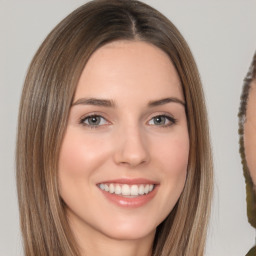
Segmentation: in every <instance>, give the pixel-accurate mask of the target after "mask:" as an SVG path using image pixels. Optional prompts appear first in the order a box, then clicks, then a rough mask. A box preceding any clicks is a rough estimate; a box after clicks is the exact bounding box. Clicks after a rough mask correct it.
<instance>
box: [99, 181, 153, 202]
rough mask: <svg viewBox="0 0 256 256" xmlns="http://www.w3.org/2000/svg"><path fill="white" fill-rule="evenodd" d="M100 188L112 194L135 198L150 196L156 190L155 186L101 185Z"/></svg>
mask: <svg viewBox="0 0 256 256" xmlns="http://www.w3.org/2000/svg"><path fill="white" fill-rule="evenodd" d="M98 187H99V188H100V189H101V190H103V191H105V192H108V193H110V194H115V195H119V196H123V197H128V198H133V197H138V196H143V195H147V194H149V193H150V192H152V191H153V190H154V188H155V184H133V185H130V184H118V183H100V184H98Z"/></svg>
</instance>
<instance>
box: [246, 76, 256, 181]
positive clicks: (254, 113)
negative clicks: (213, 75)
mask: <svg viewBox="0 0 256 256" xmlns="http://www.w3.org/2000/svg"><path fill="white" fill-rule="evenodd" d="M244 147H245V157H246V162H247V166H248V168H249V171H250V174H251V177H252V180H253V183H254V185H256V80H254V81H252V83H251V85H250V90H249V97H248V101H247V110H246V121H245V123H244Z"/></svg>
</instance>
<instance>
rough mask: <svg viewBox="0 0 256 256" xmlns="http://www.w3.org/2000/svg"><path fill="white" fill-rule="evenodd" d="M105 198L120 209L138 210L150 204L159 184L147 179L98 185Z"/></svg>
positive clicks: (125, 180) (123, 180) (116, 181)
mask: <svg viewBox="0 0 256 256" xmlns="http://www.w3.org/2000/svg"><path fill="white" fill-rule="evenodd" d="M97 187H98V188H99V190H100V191H101V192H102V194H103V195H104V197H105V198H106V199H107V200H108V201H109V202H112V203H114V204H116V205H118V206H119V207H125V208H127V207H128V208H137V207H142V206H144V205H146V204H147V203H149V202H150V201H151V200H152V199H153V198H154V197H155V195H156V194H157V191H158V188H159V184H158V183H156V182H152V181H149V180H146V179H119V180H112V181H105V182H101V183H98V184H97Z"/></svg>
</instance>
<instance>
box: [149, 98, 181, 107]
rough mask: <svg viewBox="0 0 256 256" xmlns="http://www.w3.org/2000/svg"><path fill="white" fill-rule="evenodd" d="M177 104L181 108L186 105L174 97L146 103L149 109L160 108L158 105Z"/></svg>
mask: <svg viewBox="0 0 256 256" xmlns="http://www.w3.org/2000/svg"><path fill="white" fill-rule="evenodd" d="M172 102H173V103H179V104H181V105H182V106H186V103H185V102H183V101H182V100H180V99H178V98H175V97H169V98H164V99H160V100H155V101H150V102H149V103H148V106H149V107H156V106H160V105H164V104H167V103H172Z"/></svg>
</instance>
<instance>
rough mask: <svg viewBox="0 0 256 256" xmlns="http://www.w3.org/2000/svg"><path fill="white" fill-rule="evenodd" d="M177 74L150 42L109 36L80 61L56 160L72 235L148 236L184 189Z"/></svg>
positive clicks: (185, 148) (185, 150)
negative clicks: (113, 39) (81, 65)
mask: <svg viewBox="0 0 256 256" xmlns="http://www.w3.org/2000/svg"><path fill="white" fill-rule="evenodd" d="M183 103H184V96H183V92H182V87H181V82H180V79H179V76H178V74H177V72H176V70H175V68H174V66H173V64H172V63H171V61H170V60H169V58H168V56H167V55H166V54H165V53H164V52H163V51H161V50H160V49H158V48H157V47H155V46H153V45H151V44H148V43H145V42H134V41H132V42H131V41H116V42H113V43H109V44H107V45H105V46H103V47H101V48H100V49H98V50H97V51H96V52H95V53H94V54H93V55H92V56H91V58H90V59H89V61H88V63H87V64H86V66H85V68H84V70H83V72H82V75H81V77H80V80H79V83H78V85H77V89H76V93H75V96H74V101H73V105H72V107H71V109H70V115H69V120H68V124H67V129H66V134H65V137H64V140H63V144H62V148H61V152H60V159H59V189H60V195H61V198H62V199H63V200H64V202H65V204H66V212H67V216H68V218H69V222H70V226H71V228H72V230H73V231H74V233H75V235H76V236H77V237H83V236H87V239H88V238H90V239H93V241H95V239H99V238H100V237H108V238H114V239H125V240H130V239H132V240H141V239H144V238H149V237H150V239H151V240H152V239H153V237H154V234H155V229H156V227H157V226H158V225H159V224H160V223H161V222H162V221H163V220H164V219H165V218H166V217H167V215H168V214H169V213H170V212H171V211H172V209H173V207H174V206H175V204H176V203H177V200H178V199H179V197H180V195H181V192H182V190H183V188H184V184H185V180H186V173H187V164H188V155H189V135H188V129H187V119H186V113H185V107H184V105H183Z"/></svg>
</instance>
